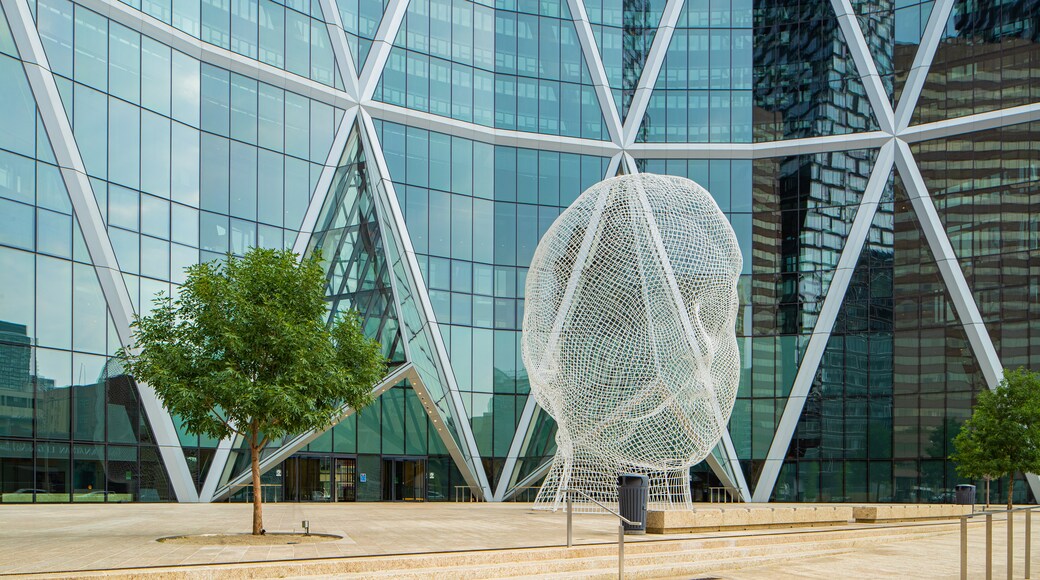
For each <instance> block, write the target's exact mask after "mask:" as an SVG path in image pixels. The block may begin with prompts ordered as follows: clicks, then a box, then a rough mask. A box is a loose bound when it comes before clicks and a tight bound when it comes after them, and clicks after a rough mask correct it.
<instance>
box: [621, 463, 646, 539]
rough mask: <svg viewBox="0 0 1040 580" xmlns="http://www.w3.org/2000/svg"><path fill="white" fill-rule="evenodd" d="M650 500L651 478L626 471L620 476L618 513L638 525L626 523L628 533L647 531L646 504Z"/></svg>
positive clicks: (643, 532)
mask: <svg viewBox="0 0 1040 580" xmlns="http://www.w3.org/2000/svg"><path fill="white" fill-rule="evenodd" d="M649 502H650V478H649V477H647V476H645V475H639V474H635V473H626V474H624V475H621V476H619V477H618V513H620V514H621V515H622V516H623V517H625V518H628V520H629V521H633V522H639V524H638V525H634V526H633V525H629V524H624V526H625V533H626V534H645V533H646V506H647V504H648V503H649Z"/></svg>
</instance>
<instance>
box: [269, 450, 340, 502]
mask: <svg viewBox="0 0 1040 580" xmlns="http://www.w3.org/2000/svg"><path fill="white" fill-rule="evenodd" d="M282 468H283V470H284V475H283V477H282V492H283V495H282V498H283V499H282V501H317V502H325V501H356V500H357V460H356V459H354V458H353V457H336V456H329V455H293V456H292V457H290V458H288V459H286V460H285V463H283V464H282Z"/></svg>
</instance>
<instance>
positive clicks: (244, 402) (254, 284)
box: [120, 248, 386, 535]
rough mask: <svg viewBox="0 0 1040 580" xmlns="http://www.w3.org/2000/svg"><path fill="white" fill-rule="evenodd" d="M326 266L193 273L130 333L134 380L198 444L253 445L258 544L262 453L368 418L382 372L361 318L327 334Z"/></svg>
mask: <svg viewBox="0 0 1040 580" xmlns="http://www.w3.org/2000/svg"><path fill="white" fill-rule="evenodd" d="M319 260H320V257H319V256H313V257H311V258H310V259H305V260H303V261H302V262H301V261H299V259H298V256H297V255H296V254H293V253H292V252H290V251H279V250H267V249H261V248H253V249H252V250H250V251H249V252H247V253H246V255H245V256H244V257H242V258H235V257H234V256H230V255H229V256H228V257H227V259H226V260H225V261H224V262H223V263H220V262H216V261H215V262H210V263H205V264H198V265H196V266H192V267H190V268H188V270H187V272H188V277H187V281H185V283H184V285H182V286H181V288H180V293H179V296H178V297H177V299H176V300H172V299H171V298H169V297H167V296H164V295H163V294H162V293H160V294H159V295H158V296H157V297H156V298H155V300H154V304H155V307H154V310H153V311H152V313H151V314H150V315H149V316H145V317H137V318H136V319H135V320H134V323H133V332H134V340H135V342H136V344H135V345H134V346H135V348H134V349H124V350H123V351H121V352H120V356H122V357H123V359H124V360H125V362H126V369H127V372H128V373H129V374H130V375H132V376H133V377H134V378H135V379H137V380H140V381H143V382H146V383H148V384H149V385H150V386H151V387H152V388H153V389H155V393H156V395H157V396H158V397H159V399H160V400H161V401H162V403H163V405H164V406H165V407H166V408H167V409H168V410H169V411H170V412H171V413H173V414H176V415H179V416H180V417H181V419H182V420H183V422H184V425H185V428H186V430H187V431H188V432H190V433H192V434H200V435H206V436H209V437H215V438H218V439H223V438H225V437H229V436H231V435H233V434H239V435H241V436H242V437H244V438H245V440H246V441H247V442H248V444H249V453H250V456H251V467H252V476H253V534H254V535H259V534H262V533H263V514H262V511H261V510H262V508H261V497H260V496H261V494H260V452H261V451H262V450H263V449H264V447H265V446H267V444H268V443H270V442H271V441H272V440H274V439H276V438H280V437H283V436H286V435H295V434H298V433H302V432H305V431H308V430H311V429H316V430H320V429H324V428H327V427H328V426H329V425H330V424H331V423H332V421H333V419H334V418H335V415H336V412H337V411H338V410H339V409H340V408H341V407H342V406H343V405H349V406H351V407H352V408H354V409H355V410H360V409H361V408H363V407H364V406H365V405H367V404H368V403H370V402H371V400H372V399H371V389H372V386H373V385H374V384H375V383H376V382H378V381H379V380H381V379H382V378H383V376H384V374H385V372H386V361H385V359H384V358H383V356H382V354H381V349H380V346H379V343H378V342H375V341H372V340H368V339H367V338H365V336H364V334H363V332H362V330H361V322H360V318H359V317H358V315H357V313H356V312H349V313H347V314H344V315H341V316H339V317H338V318H337V319H336V320H335V321H334V322H333V324H331V325H327V324H326V319H327V311H326V303H325V273H324V271H323V269H322V267H321V265H320V263H319Z"/></svg>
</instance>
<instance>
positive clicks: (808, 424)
mask: <svg viewBox="0 0 1040 580" xmlns="http://www.w3.org/2000/svg"><path fill="white" fill-rule="evenodd" d="M889 191H891V192H892V193H888V194H886V197H885V198H884V199H883V200H882V203H881V205H880V206H879V208H878V212H877V214H876V215H875V218H874V221H873V223H872V225H871V231H870V234H869V238H868V241H867V243H866V245H865V246H864V248H863V251H862V252H861V254H860V261H859V264H858V265H857V267H856V271H855V273H854V275H853V279H852V281H851V283H850V285H849V288H848V291H847V293H846V297H845V302H844V304H843V305H842V309H841V311H840V313H839V315H838V318H837V321H836V322H835V326H834V331H833V334H832V335H831V338H830V340H829V342H828V344H827V348H826V350H825V352H824V355H823V360H822V361H821V364H820V369H819V371H818V372H817V375H816V378H815V380H814V382H813V385H812V387H811V389H810V392H809V394H808V397H807V400H806V403H805V407H804V409H803V412H802V417H801V419H800V421H799V424H798V427H797V429H796V431H795V434H794V437H793V438H792V441H791V446H790V448H789V449H788V452H787V456H786V459H785V462H786V463H785V466H784V469H783V470H782V471H781V475H780V479H779V480H778V481H777V484H776V487H775V488H774V492H773V499H775V500H776V501H859V502H863V501H870V502H876V501H880V502H890V501H897V502H912V503H919V502H929V501H939V500H937V499H935V498H938V497H943V494H944V493H947V492H948V491H949V490H950V489H951V488H952V487H953V486H954V484H956V483H962V481H961V480H960V479H958V478H957V477H956V475H955V474H954V473H953V472H952V470H951V469H950V468H949V465H948V464H947V461H946V458H947V457H948V456H949V454H950V453H951V452H952V451H953V449H952V445H951V443H950V441H951V439H952V438H953V436H954V435H956V433H957V430H958V429H959V427H960V424H961V423H962V422H963V421H964V420H965V419H966V418H967V417H968V416H969V415H970V413H971V405H972V402H973V399H974V397H975V395H976V394H977V393H978V392H979V390H980V389H983V388H986V385H985V380H984V378H983V377H982V373H981V370H980V367H979V364H978V362H977V360H976V358H975V356H974V354H973V352H972V350H971V348H970V345H969V343H968V340H967V337H966V335H965V332H964V329H963V327H962V326H961V322H960V320H959V319H958V317H957V315H956V313H955V312H954V310H953V307H952V304H951V301H950V299H949V294H948V293H947V291H946V290H945V286H944V284H943V281H942V278H941V276H940V274H939V269H938V267H937V265H936V262H935V259H934V257H933V255H932V252H931V250H930V249H929V247H928V245H927V242H926V241H925V237H924V235H923V232H922V231H921V228H920V224H919V223H918V220H917V218H916V216H915V214H914V211H913V208H912V206H911V204H910V202H909V200H908V199H907V197H906V192H905V190H904V188H903V185H902V182H901V180H900V179H899V178H898V177H896V179H895V183H894V187H893V188H892V189H890V190H889ZM893 194H894V195H893Z"/></svg>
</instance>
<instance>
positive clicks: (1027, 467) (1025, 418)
mask: <svg viewBox="0 0 1040 580" xmlns="http://www.w3.org/2000/svg"><path fill="white" fill-rule="evenodd" d="M953 445H954V448H955V449H956V452H955V453H954V454H953V455H952V456H951V457H950V459H952V460H953V461H955V462H956V463H957V472H958V473H959V474H961V475H962V476H964V477H969V478H971V479H979V478H987V477H989V478H993V477H1000V476H1001V475H1005V474H1006V475H1007V476H1008V499H1007V506H1008V509H1009V510H1010V509H1011V505H1012V497H1013V494H1014V490H1015V487H1014V486H1015V474H1016V473H1019V472H1027V473H1035V472H1037V471H1040V374H1038V373H1034V372H1031V371H1028V370H1026V369H1024V368H1019V369H1017V370H1005V371H1004V378H1003V380H1001V381H1000V385H999V386H997V388H996V390H994V391H990V390H988V389H987V390H983V391H982V392H980V393H979V397H978V402H976V404H975V409H974V410H973V411H972V415H971V418H969V419H968V420H967V421H965V422H964V425H963V426H962V427H961V431H960V433H958V434H957V437H955V438H954V440H953Z"/></svg>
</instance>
